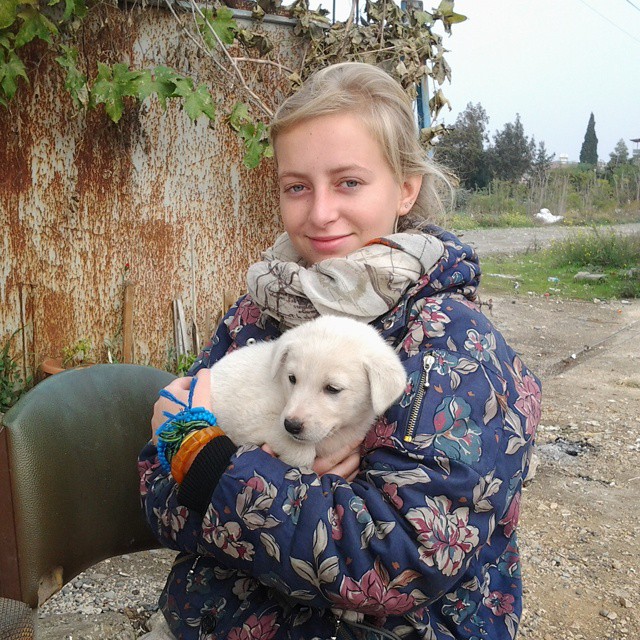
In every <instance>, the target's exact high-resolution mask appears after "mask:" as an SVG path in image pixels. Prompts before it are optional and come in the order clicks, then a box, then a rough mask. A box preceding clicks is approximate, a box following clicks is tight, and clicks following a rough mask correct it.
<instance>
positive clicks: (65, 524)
mask: <svg viewBox="0 0 640 640" xmlns="http://www.w3.org/2000/svg"><path fill="white" fill-rule="evenodd" d="M173 378H174V376H173V375H172V374H170V373H167V372H166V371H160V370H158V369H153V368H151V367H142V366H138V365H95V366H92V367H88V368H84V369H74V370H71V371H66V372H64V373H60V374H57V375H55V376H52V377H50V378H47V379H46V380H43V381H42V382H41V383H39V384H38V385H36V386H35V387H34V388H33V389H31V390H30V391H29V392H28V393H27V394H25V395H24V396H23V397H22V398H21V399H20V400H19V401H18V402H17V403H16V405H15V406H14V407H12V408H11V409H10V410H9V411H8V412H7V413H6V414H5V415H4V417H3V418H2V422H1V424H0V541H1V543H0V640H18V639H20V640H22V639H24V640H27V639H29V638H33V637H34V634H35V631H34V620H35V613H36V611H37V608H38V607H39V606H41V605H42V604H43V603H44V602H46V600H48V599H49V598H50V597H51V596H52V595H53V594H54V593H56V592H58V591H59V590H60V589H61V588H62V587H63V586H64V585H65V584H67V583H68V582H69V581H70V580H72V579H73V578H74V577H75V576H77V575H78V574H79V573H81V572H82V571H84V570H85V569H87V568H88V567H90V566H92V565H93V564H95V563H97V562H99V561H101V560H104V559H106V558H110V557H114V556H118V555H122V554H125V553H132V552H135V551H142V550H145V549H153V548H157V547H158V546H159V545H158V543H157V541H156V539H155V538H154V537H153V535H152V533H151V530H150V529H149V527H148V526H147V523H146V521H145V519H144V516H143V513H142V510H141V507H140V499H139V493H138V486H139V479H138V474H137V470H136V458H137V455H138V453H139V452H140V450H141V449H142V447H143V446H144V444H145V442H147V440H148V439H149V435H150V420H151V415H152V412H153V404H154V402H155V401H156V399H157V397H158V391H159V390H160V389H161V388H162V387H164V386H166V385H167V384H168V383H169V382H170V381H171V380H172V379H173Z"/></svg>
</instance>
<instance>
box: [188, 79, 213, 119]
mask: <svg viewBox="0 0 640 640" xmlns="http://www.w3.org/2000/svg"><path fill="white" fill-rule="evenodd" d="M184 110H185V111H186V112H187V115H188V116H189V118H191V120H197V119H198V118H199V117H200V116H201V115H205V116H207V117H208V118H209V119H210V120H213V119H214V118H215V117H216V105H215V103H214V101H213V98H212V97H211V94H210V93H209V89H208V88H207V86H206V85H205V84H201V85H199V86H198V88H197V89H196V90H195V91H192V92H191V93H190V94H189V95H187V96H185V99H184Z"/></svg>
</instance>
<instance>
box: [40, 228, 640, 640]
mask: <svg viewBox="0 0 640 640" xmlns="http://www.w3.org/2000/svg"><path fill="white" fill-rule="evenodd" d="M485 241H486V239H485ZM488 241H489V242H490V243H491V245H492V246H493V248H494V249H495V247H496V245H495V244H494V242H495V236H494V237H493V238H489V240H488ZM482 242H483V241H481V240H478V243H479V245H482ZM512 246H513V245H512V244H511V243H510V241H509V240H508V239H506V240H504V248H503V250H509V248H510V247H512ZM478 248H479V249H482V248H484V246H482V247H481V246H479V247H478ZM482 300H483V302H484V306H483V310H484V311H485V313H487V315H488V316H489V317H490V318H491V319H492V321H493V322H494V323H495V324H496V326H497V327H498V328H499V329H500V330H501V331H502V332H503V333H504V334H505V337H506V338H507V340H508V341H509V342H510V343H511V344H512V345H513V346H514V347H515V348H516V349H517V350H518V351H519V352H520V353H521V354H522V357H523V359H524V360H525V362H526V363H527V364H528V365H529V366H530V367H531V368H532V369H533V370H534V371H535V372H536V373H537V374H538V375H539V376H540V377H541V379H542V382H543V413H542V421H541V425H540V429H539V432H538V440H537V442H538V456H539V466H538V468H537V473H536V475H535V477H534V478H533V480H532V481H531V482H530V483H529V484H528V486H527V487H526V488H525V490H524V497H523V512H522V517H521V521H520V543H521V550H522V556H523V579H524V582H525V597H526V601H525V614H524V616H523V623H522V626H521V629H520V634H519V636H518V637H519V638H526V639H528V640H570V639H575V640H627V639H628V640H636V639H638V638H640V614H639V610H640V301H634V302H632V303H629V304H627V303H622V302H609V303H601V302H598V301H596V302H571V301H569V302H568V301H557V300H554V299H553V298H551V297H541V296H530V295H528V294H527V292H526V291H525V292H523V291H522V290H520V291H519V292H518V295H516V293H515V292H514V294H513V296H511V297H496V296H491V294H490V292H482ZM490 300H491V304H489V301H490ZM170 559H171V554H170V553H168V552H166V551H154V552H149V553H143V554H136V555H135V556H130V557H125V558H117V559H112V560H109V561H106V563H101V564H100V565H96V567H94V568H92V569H91V570H89V572H87V573H86V574H84V575H83V576H80V577H79V578H78V579H76V580H75V581H74V582H73V583H72V584H70V585H68V586H67V587H66V588H65V593H62V594H58V595H57V596H55V597H54V598H53V599H52V601H51V604H50V605H46V606H45V608H44V609H43V610H42V615H43V620H42V623H43V626H44V627H45V628H47V627H49V630H50V631H53V627H54V626H55V625H56V624H57V623H58V622H60V621H62V620H63V618H64V616H62V617H61V616H60V615H56V614H65V613H66V614H72V613H74V612H78V611H84V617H85V618H86V617H92V614H93V615H94V617H95V614H100V613H103V614H105V615H106V614H107V613H108V612H109V611H120V612H124V613H125V614H126V615H127V616H128V618H129V619H130V620H131V621H132V623H133V626H134V628H138V629H139V627H140V624H141V623H143V622H144V620H146V617H148V615H149V613H150V612H151V611H152V610H153V608H154V607H155V602H156V598H157V593H159V591H160V589H161V587H162V584H163V581H164V578H165V576H166V574H167V571H168V567H169V562H170ZM123 594H126V597H125V596H124V595H123ZM98 617H99V616H98ZM72 624H73V623H72ZM59 629H60V627H59ZM76 631H77V627H76ZM46 637H47V638H51V639H55V638H62V637H69V636H67V635H60V632H57V633H56V632H55V631H54V632H53V633H50V634H49V635H47V636H46ZM72 637H73V638H74V640H75V639H76V638H84V637H87V638H88V637H90V636H89V635H87V636H83V635H77V634H75V635H73V636H72ZM96 637H102V638H104V640H107V638H106V636H96ZM118 637H120V636H118Z"/></svg>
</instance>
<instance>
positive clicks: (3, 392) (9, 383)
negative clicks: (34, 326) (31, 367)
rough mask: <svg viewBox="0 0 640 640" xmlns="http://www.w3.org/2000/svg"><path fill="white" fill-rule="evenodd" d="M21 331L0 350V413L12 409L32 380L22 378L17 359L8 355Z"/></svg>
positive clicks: (14, 334) (12, 336) (13, 335)
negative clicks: (13, 341) (14, 339)
mask: <svg viewBox="0 0 640 640" xmlns="http://www.w3.org/2000/svg"><path fill="white" fill-rule="evenodd" d="M20 331H22V329H16V331H14V332H13V333H12V334H11V335H10V336H9V337H8V338H7V339H6V340H5V342H4V345H3V346H2V349H1V350H0V412H3V413H4V412H5V411H7V409H9V407H12V406H13V405H14V404H15V403H16V402H17V401H18V400H19V398H20V396H21V395H22V394H23V393H25V392H26V391H27V390H28V389H29V387H30V386H31V382H32V378H31V376H28V377H27V378H26V379H23V378H22V374H21V373H20V365H19V364H18V358H17V357H15V356H12V355H11V353H10V348H11V341H12V340H13V338H14V337H15V336H16V335H17V334H18V333H20Z"/></svg>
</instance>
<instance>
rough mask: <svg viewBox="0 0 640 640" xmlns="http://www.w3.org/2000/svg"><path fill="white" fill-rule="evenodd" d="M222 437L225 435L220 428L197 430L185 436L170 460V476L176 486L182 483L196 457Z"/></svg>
mask: <svg viewBox="0 0 640 640" xmlns="http://www.w3.org/2000/svg"><path fill="white" fill-rule="evenodd" d="M223 435H225V433H224V431H223V430H222V429H220V427H206V428H204V429H197V430H196V431H192V432H191V433H190V434H188V435H187V437H186V438H185V439H184V440H183V441H182V444H181V445H180V448H179V449H178V451H177V453H176V454H175V456H173V460H171V475H172V476H173V477H174V479H175V481H176V482H177V483H178V484H181V483H182V481H183V480H184V477H185V476H186V475H187V471H189V469H190V468H191V465H192V463H193V461H194V460H195V459H196V456H197V455H198V454H199V453H200V452H201V451H202V450H203V449H204V448H205V446H206V445H207V444H208V443H209V442H211V440H213V439H214V438H217V437H218V436H223Z"/></svg>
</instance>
